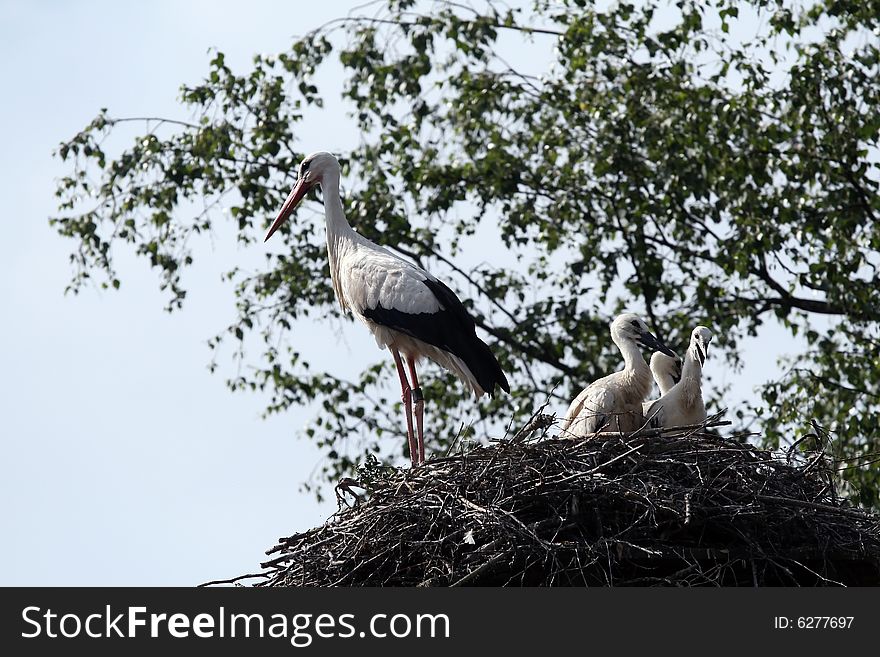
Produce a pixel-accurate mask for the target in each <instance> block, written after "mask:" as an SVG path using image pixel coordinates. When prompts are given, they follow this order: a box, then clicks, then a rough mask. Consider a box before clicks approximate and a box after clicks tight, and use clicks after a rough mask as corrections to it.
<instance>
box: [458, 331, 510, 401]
mask: <svg viewBox="0 0 880 657" xmlns="http://www.w3.org/2000/svg"><path fill="white" fill-rule="evenodd" d="M468 347H469V348H468V350H467V352H466V353H465V354H462V355H461V359H462V360H463V361H464V363H465V365H467V366H468V369H469V370H470V371H471V374H473V376H474V378H475V379H476V380H477V383H478V384H479V385H480V388H482V389H483V391H484V392H485V394H487V395H489V396H490V397H493V396H494V395H495V386H496V385H497V386H498V387H500V388H501V389H502V390H503V391H504V392H506V393H508V394H509V393H510V384H509V383H508V382H507V377H506V376H504V372H503V371H501V365H500V364H499V363H498V359H497V358H495V354H493V353H492V350H491V349H489V345H487V344H486V343H485V342H483V341H482V340H480V338H478V337H477V336H476V335H474V338H473V341H472V342H471V344H469V345H468Z"/></svg>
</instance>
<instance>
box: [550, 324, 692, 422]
mask: <svg viewBox="0 0 880 657" xmlns="http://www.w3.org/2000/svg"><path fill="white" fill-rule="evenodd" d="M611 339H612V340H613V341H614V344H616V345H617V347H618V348H619V349H620V353H621V354H622V355H623V362H624V367H623V370H621V371H620V372H615V373H614V374H609V375H608V376H604V377H602V378H601V379H598V380H597V381H594V382H593V383H591V384H590V385H588V386H587V387H586V388H585V389H584V390H583V392H581V394H579V395H578V396H577V397H576V398H575V399H574V401H572V402H571V406H569V407H568V412H567V413H566V414H565V420H564V421H563V423H562V434H563V435H565V436H567V437H574V438H580V437H583V436H586V435H588V434H592V433H595V432H597V431H601V430H602V429H603V428H604V427H610V428H611V430H612V431H614V430H617V431H635V430H636V429H638V428H639V427H641V426H642V425H643V424H644V418H643V417H642V402H643V401H644V399H645V397H647V396H648V393H649V392H650V391H651V370H650V369H648V364H647V363H645V359H644V358H643V357H642V352H641V351H640V350H639V346H642V347H646V348H649V349H656V350H658V351H662V352H663V353H665V354H666V355H667V356H672V357H674V356H675V352H674V351H672V350H671V349H670V348H669V347H667V346H666V345H665V344H663V343H662V342H660V340H658V339H657V338H656V337H654V335H653V334H652V333H651V332H650V331H649V330H648V326H647V324H645V322H643V321H642V320H641V319H639V318H638V317H637V316H636V315H633V314H632V313H625V314H623V315H620V316H618V317H617V318H616V319H615V320H614V321H613V322H612V323H611Z"/></svg>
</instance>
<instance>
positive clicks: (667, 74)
mask: <svg viewBox="0 0 880 657" xmlns="http://www.w3.org/2000/svg"><path fill="white" fill-rule="evenodd" d="M378 9H379V11H377V5H376V4H375V3H374V5H372V6H371V8H370V15H369V16H368V17H367V16H349V17H347V18H342V19H340V20H338V21H334V22H332V23H330V24H327V25H325V26H323V27H321V28H320V29H318V30H316V31H314V32H312V33H310V34H307V35H306V36H304V37H302V38H299V39H297V40H296V41H294V43H293V44H292V45H291V47H290V50H289V51H287V52H284V53H281V54H279V55H277V56H272V57H266V56H257V57H255V58H254V61H253V66H252V68H251V69H250V70H249V71H246V72H244V73H236V72H234V71H233V70H231V69H230V67H229V66H227V64H226V62H225V61H224V57H223V55H222V53H216V54H215V55H214V57H213V59H212V60H211V62H210V70H209V72H208V75H207V78H206V79H205V80H204V81H203V82H201V83H200V84H197V85H195V86H184V87H183V89H182V94H181V100H182V103H183V105H184V108H185V109H186V110H187V111H188V112H189V116H190V117H191V120H177V119H172V118H168V119H163V120H152V121H145V120H143V119H135V118H120V117H114V116H113V115H112V114H110V113H108V112H106V111H102V112H101V113H100V114H99V115H98V116H97V117H96V118H95V119H94V121H92V122H91V123H90V124H89V125H88V126H87V127H86V128H85V129H84V130H83V131H82V132H80V133H79V134H77V135H76V136H75V137H73V138H72V139H70V140H69V141H67V142H65V143H63V144H62V145H61V146H60V147H59V149H58V152H57V155H58V156H59V157H60V158H62V159H63V160H65V161H67V162H69V163H70V166H71V169H70V174H69V175H68V176H67V177H65V178H63V179H62V180H60V181H59V185H58V191H57V193H58V197H59V199H60V208H59V213H58V215H57V216H56V217H54V218H53V219H52V220H51V221H52V224H53V225H54V226H55V227H56V229H57V230H58V232H59V233H60V234H61V235H63V236H66V237H69V238H71V239H72V240H73V242H74V244H75V248H74V249H73V252H72V256H71V258H72V262H73V264H74V267H75V269H74V275H73V278H72V282H71V289H72V290H74V291H77V290H79V289H80V288H81V287H82V286H83V285H84V284H86V283H87V282H88V281H90V280H95V281H98V283H99V284H100V285H104V286H112V287H119V281H120V275H119V273H118V272H117V270H116V269H115V267H114V260H113V254H114V251H118V250H119V249H122V248H131V249H133V250H135V251H136V252H137V253H138V254H140V255H142V256H144V258H146V260H147V261H148V262H149V263H150V265H151V266H152V267H154V268H156V269H157V270H158V271H159V272H160V273H161V285H162V288H163V289H164V290H167V292H168V299H169V309H177V308H180V307H181V306H182V305H183V303H184V300H185V296H186V290H185V287H184V284H183V279H182V277H181V274H182V272H183V271H184V270H185V268H186V267H188V266H190V265H192V264H193V261H194V257H195V256H196V255H197V252H198V249H197V245H198V244H199V239H198V236H200V235H204V234H206V233H210V232H211V231H212V230H214V229H215V228H216V226H218V222H228V221H230V220H231V221H232V222H233V223H234V225H235V227H236V228H237V231H238V239H239V240H240V241H241V242H243V243H245V244H251V243H254V242H257V241H259V240H260V239H261V238H262V235H263V231H264V229H265V227H266V225H267V224H268V222H269V221H270V219H271V218H272V217H273V216H274V214H275V212H276V211H277V209H278V207H279V204H280V202H281V201H282V199H283V197H284V195H285V193H286V192H287V191H288V189H289V187H290V185H291V183H292V175H293V172H294V171H295V167H296V165H297V163H298V162H299V160H300V159H301V157H302V156H303V155H304V153H302V152H301V150H300V149H299V147H298V143H299V142H298V139H297V134H298V131H300V130H304V129H306V128H307V126H306V125H304V122H303V112H304V110H306V109H307V108H308V107H309V106H314V107H322V106H323V105H324V104H325V103H326V102H333V103H338V102H340V99H339V98H326V97H325V95H323V94H322V92H321V89H320V86H319V85H320V70H321V67H322V65H325V64H326V63H327V62H329V61H330V60H336V61H337V62H338V63H337V65H340V64H341V66H342V67H343V70H344V73H345V80H346V83H345V89H344V94H343V95H344V98H343V99H342V102H345V103H347V106H348V107H349V108H350V109H351V116H352V121H353V122H356V123H357V125H358V126H359V128H360V130H361V131H362V134H363V136H362V140H361V142H360V144H359V145H357V146H355V147H353V148H352V149H351V150H349V151H348V152H345V153H339V155H340V156H341V160H342V162H343V165H344V184H345V185H346V186H347V188H346V190H345V194H346V210H347V213H348V217H349V220H350V221H351V223H352V224H353V225H354V226H355V227H356V228H357V229H358V230H359V231H360V232H361V233H363V234H365V235H367V236H368V237H370V238H371V239H374V240H375V241H377V242H379V243H382V244H384V245H387V246H389V247H390V248H392V249H393V250H395V251H397V252H398V253H401V254H403V255H405V256H407V257H410V258H412V259H414V260H416V261H418V262H419V263H420V264H422V265H423V266H428V267H429V268H430V269H431V270H432V271H434V272H435V273H436V274H438V275H440V276H442V277H443V278H445V279H446V280H447V281H448V282H449V283H450V285H452V286H453V287H454V288H457V289H458V291H459V292H460V293H461V296H462V297H463V298H465V299H468V300H470V301H469V303H471V310H472V312H473V314H474V316H475V317H476V320H477V324H478V326H479V327H481V329H482V331H483V332H484V334H488V340H489V342H490V343H491V344H492V345H493V348H494V351H495V352H496V353H497V354H498V355H499V356H500V359H501V361H502V364H503V366H504V367H505V369H506V370H507V371H508V372H509V373H510V375H511V382H512V384H513V387H514V392H513V400H512V402H511V400H510V398H504V399H496V400H494V401H492V402H490V403H486V402H482V403H480V404H477V403H476V402H474V401H473V400H472V399H469V398H468V397H467V395H466V394H465V393H464V392H463V389H462V388H460V387H459V386H456V385H449V381H448V377H447V376H446V375H440V374H439V373H438V374H437V375H436V376H427V377H425V380H426V383H427V386H426V390H425V394H426V397H427V398H428V399H429V400H430V405H429V414H430V415H429V426H428V432H427V433H428V435H427V440H428V442H429V443H431V444H429V448H431V449H433V450H434V451H438V450H441V449H444V448H445V447H446V446H448V445H449V444H450V442H451V441H453V440H454V439H455V437H456V435H457V433H458V431H459V427H460V426H461V424H462V422H465V423H467V424H469V425H471V426H472V427H474V429H475V430H476V431H478V432H483V433H485V432H488V431H490V430H494V429H493V428H497V427H499V426H503V425H502V424H500V423H501V422H505V423H506V422H508V421H512V422H517V421H519V420H522V419H523V418H525V417H527V416H528V415H529V414H531V413H532V412H533V410H534V409H535V407H536V406H538V405H539V404H540V403H541V401H542V400H544V399H546V398H547V395H548V394H550V395H551V396H552V398H553V400H554V405H555V406H556V407H564V405H565V403H566V402H567V401H568V400H569V399H570V398H571V396H572V395H573V394H575V393H576V392H577V391H579V390H580V389H581V388H582V387H583V385H584V384H585V383H587V382H589V381H591V380H592V379H594V378H595V377H597V376H599V375H601V374H604V373H607V372H608V371H611V370H613V369H615V368H616V367H618V363H619V355H618V354H617V353H616V350H615V349H614V348H613V346H612V345H611V344H610V343H609V340H608V323H609V320H610V318H611V317H612V315H613V314H615V313H616V312H618V311H619V310H620V309H622V308H624V307H626V308H629V309H633V310H635V311H637V312H642V313H644V314H645V315H646V319H648V321H649V323H650V324H652V325H653V326H654V327H655V329H656V331H657V332H658V333H659V334H660V335H661V336H662V337H663V338H665V339H666V340H668V341H669V342H670V344H672V345H675V346H677V347H679V348H680V347H682V346H683V343H684V342H685V341H686V339H687V336H688V335H689V332H690V329H691V328H692V326H693V325H695V324H696V323H698V322H699V323H705V324H709V325H711V326H712V327H713V328H714V329H715V330H716V331H717V332H718V333H719V334H720V335H721V336H723V339H721V340H719V341H718V342H719V345H718V347H716V348H715V352H714V355H715V357H716V358H719V359H720V360H721V361H722V362H724V363H726V366H727V367H732V368H736V367H737V366H738V365H739V364H740V363H741V359H743V358H762V357H764V356H763V355H762V354H755V353H749V354H743V353H740V351H739V349H738V345H739V344H740V342H741V341H742V339H743V338H744V337H745V336H748V335H755V334H757V333H758V332H759V331H760V330H761V327H762V326H763V325H765V324H766V323H767V322H771V321H779V322H781V323H782V324H783V325H784V326H785V327H786V329H787V330H788V331H789V332H790V334H791V335H792V336H798V337H799V338H800V341H799V342H793V345H794V346H797V345H804V346H803V348H802V349H800V350H799V351H798V352H797V353H793V354H792V355H791V356H790V358H789V359H788V360H787V362H786V363H784V364H783V365H784V367H781V368H780V373H779V377H778V379H777V380H775V381H773V382H772V383H770V384H769V385H766V386H765V387H763V389H762V390H761V391H760V394H761V401H760V402H758V403H756V404H754V405H753V406H750V407H746V408H739V409H736V413H737V415H738V417H739V418H740V419H741V421H742V422H743V423H751V424H752V425H753V426H755V427H756V428H757V429H758V430H760V431H761V433H762V435H763V436H764V439H765V440H766V441H767V442H768V443H770V444H779V442H780V441H791V440H794V439H795V438H797V437H799V436H803V435H805V434H807V433H808V432H809V431H810V430H811V429H810V426H809V422H808V420H809V419H810V418H815V419H816V420H817V421H818V422H819V423H821V424H822V425H824V426H825V427H830V428H831V429H832V430H833V432H834V436H835V441H834V444H833V450H834V453H835V455H836V456H837V457H839V458H844V459H848V460H846V461H844V462H843V465H844V466H850V467H848V469H844V470H843V474H844V476H845V477H846V478H847V479H848V480H849V481H850V482H851V483H852V484H854V488H855V489H858V490H860V491H861V496H862V497H861V499H862V501H863V502H865V503H868V504H877V502H878V499H880V498H878V495H880V476H878V474H877V472H878V471H877V470H876V469H873V470H872V469H870V468H867V469H866V468H859V467H851V466H855V465H857V464H859V463H860V462H862V461H865V460H870V458H871V454H873V453H876V452H878V451H880V431H878V428H880V421H878V418H880V331H878V319H877V318H878V313H880V286H878V269H877V268H878V266H880V257H878V256H880V229H878V223H877V219H878V214H880V196H878V179H880V172H878V150H877V145H878V132H880V103H878V100H880V60H878V57H880V45H878V44H880V36H878V35H880V3H878V2H877V1H876V0H869V1H865V0H858V1H855V0H853V1H847V0H841V1H838V0H813V1H809V0H808V1H807V2H800V1H799V2H791V1H788V0H754V1H752V2H734V1H730V0H714V2H710V3H705V2H701V1H696V0H678V1H677V2H674V3H669V2H660V1H659V0H644V1H642V2H634V3H630V2H615V3H611V4H610V6H607V7H601V8H597V7H596V6H595V5H594V4H593V3H590V2H585V1H584V0H567V1H565V2H549V1H546V0H538V2H536V3H535V4H534V5H532V6H530V7H528V8H516V9H510V8H508V6H507V5H506V4H502V3H498V4H495V3H492V2H489V3H485V4H483V5H480V6H479V7H477V8H476V9H474V8H471V7H465V6H463V5H459V4H457V3H454V2H440V3H432V4H430V5H427V6H425V7H423V6H422V5H419V4H417V3H415V2H413V1H410V0H385V1H384V2H381V3H380V6H379V7H378ZM744 26H750V27H749V28H748V29H746V28H745V27H744ZM511 49H514V50H518V51H521V50H522V49H537V50H539V51H540V52H552V56H551V59H552V62H551V63H550V64H549V66H547V67H546V70H544V71H543V72H542V73H541V74H540V75H537V76H536V75H533V73H534V72H529V71H524V70H518V69H516V68H514V67H512V66H511V65H510V64H509V63H508V59H509V58H508V57H507V55H508V54H509V53H510V52H511V51H512V50H511ZM124 126H127V127H128V128H132V127H133V128H135V129H136V130H137V131H138V132H139V133H140V134H138V135H137V136H136V138H135V139H134V141H133V143H132V144H131V146H130V147H129V148H127V149H125V150H122V151H121V152H114V153H106V152H105V151H104V149H103V148H102V143H105V142H104V140H105V138H106V137H107V135H108V134H110V133H118V132H120V131H122V130H123V127H124ZM319 201H320V199H319V197H318V196H313V197H312V201H311V202H312V203H313V204H316V203H318V202H319ZM194 203H198V207H199V208H205V209H204V210H203V211H199V212H194V211H193V210H192V208H193V207H195V205H194ZM221 203H223V204H226V205H228V207H229V212H228V213H222V212H219V207H220V204H221ZM316 207H319V206H316ZM275 239H279V238H278V237H276V238H275ZM280 239H283V240H286V245H285V248H284V249H283V251H282V253H281V254H280V255H270V256H269V257H268V258H267V260H266V263H265V268H264V269H263V270H262V271H259V272H257V273H246V272H243V271H238V270H236V271H232V272H230V273H229V280H230V281H232V282H233V283H234V285H235V286H236V293H237V300H238V301H237V306H238V319H237V321H236V322H235V323H234V324H233V325H232V326H230V327H228V330H224V331H222V332H221V333H220V334H219V335H217V336H216V337H215V338H214V339H213V340H212V341H211V345H212V346H213V347H217V346H218V345H220V344H221V343H222V342H224V341H232V342H233V344H239V345H240V346H242V347H243V346H244V345H245V343H247V344H248V345H253V344H259V345H262V347H261V348H260V349H259V351H261V352H262V353H259V354H257V355H255V354H254V353H253V350H252V349H251V351H250V352H249V355H248V358H249V359H250V360H252V361H253V362H254V363H255V364H256V365H257V366H256V367H255V369H254V370H252V371H251V373H248V374H245V375H242V376H239V377H236V378H234V379H232V380H231V381H230V385H231V387H232V388H234V389H261V390H267V391H269V392H270V393H271V404H270V406H269V409H268V410H269V411H270V412H282V411H284V410H285V409H287V408H289V407H291V406H297V405H302V404H308V403H312V404H317V405H318V406H317V407H318V408H320V409H322V410H321V412H320V413H318V414H317V415H316V416H315V418H314V421H313V422H312V423H311V425H310V426H309V427H308V428H307V429H306V430H305V433H306V434H307V435H308V436H309V437H311V438H312V439H314V440H316V441H317V442H318V443H319V444H320V445H321V446H322V447H323V448H324V450H325V451H326V453H327V455H328V456H329V458H328V459H327V462H326V467H325V470H324V474H325V475H326V476H327V477H331V478H332V477H337V476H339V475H340V474H341V473H342V472H344V471H346V470H348V469H350V468H351V467H352V465H353V464H354V463H356V462H357V461H358V460H359V459H360V458H362V455H363V453H364V451H370V450H375V449H376V446H377V445H378V444H379V443H378V440H379V439H380V438H381V437H382V436H383V434H384V435H386V436H387V435H388V434H390V435H394V436H395V437H397V436H399V435H400V433H401V417H400V415H399V414H398V413H395V412H394V410H393V409H392V410H391V411H390V412H389V410H388V408H389V407H388V405H387V404H386V403H384V402H386V401H387V400H392V399H394V398H395V396H396V393H395V392H394V391H393V389H392V388H391V387H389V386H386V385H385V382H386V381H387V379H388V378H389V377H390V376H391V364H390V359H389V358H387V354H384V353H382V352H379V351H377V352H376V360H375V363H376V364H375V365H374V366H372V367H369V368H367V369H365V370H364V371H363V372H361V374H360V375H359V376H358V377H356V378H354V379H352V380H343V379H340V378H338V377H334V376H331V375H330V374H328V373H327V372H324V371H322V363H321V362H320V359H319V358H316V359H315V360H314V361H313V360H311V359H310V358H308V357H307V356H306V355H305V353H304V352H305V351H306V345H303V344H298V343H297V341H296V338H295V336H294V335H292V334H291V333H292V332H291V330H290V329H291V326H292V325H293V324H294V323H295V322H297V321H304V318H308V319H307V320H305V321H312V322H322V321H332V318H335V317H337V316H338V315H339V310H338V307H337V305H336V303H335V301H334V299H333V293H332V288H331V286H330V284H329V271H328V267H327V263H326V256H325V250H324V245H323V227H322V226H321V225H320V224H317V223H316V222H315V221H313V220H312V219H307V218H303V217H300V219H299V220H298V221H293V222H291V223H290V224H289V225H288V226H286V227H285V229H284V231H283V232H282V233H280ZM492 240H494V242H495V243H493V244H492V245H491V246H489V247H487V246H486V245H487V244H489V243H490V242H491V241H492ZM475 245H477V246H475ZM255 248H256V247H255ZM475 248H479V249H480V250H482V252H484V253H485V252H486V250H487V249H493V250H492V251H491V252H492V254H493V255H492V257H491V258H485V257H482V258H476V260H482V262H481V263H480V264H479V265H477V266H473V267H472V266H469V265H468V266H464V265H462V264H460V263H462V262H463V261H464V260H465V259H466V256H471V257H469V261H473V260H474V258H473V257H472V252H470V251H469V250H470V249H475ZM255 337H256V338H261V340H262V341H260V340H254V338H255ZM713 347H714V345H713ZM714 363H715V365H714V367H715V368H718V369H721V362H719V360H716V361H714ZM391 378H392V379H393V377H391ZM493 418H494V420H493ZM339 435H346V436H348V437H349V438H354V440H351V439H350V440H348V441H346V445H347V446H348V448H347V451H342V450H340V449H339V447H338V445H339V443H338V441H337V440H336V438H337V436H339ZM403 442H404V441H400V443H399V444H400V445H403Z"/></svg>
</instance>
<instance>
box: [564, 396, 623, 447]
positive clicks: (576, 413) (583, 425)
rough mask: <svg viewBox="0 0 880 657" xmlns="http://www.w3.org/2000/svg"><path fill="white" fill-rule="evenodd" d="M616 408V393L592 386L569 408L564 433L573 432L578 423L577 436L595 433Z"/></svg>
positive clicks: (575, 399) (576, 398)
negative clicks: (609, 413)
mask: <svg viewBox="0 0 880 657" xmlns="http://www.w3.org/2000/svg"><path fill="white" fill-rule="evenodd" d="M613 408H614V393H613V392H612V391H611V389H610V388H607V387H605V386H602V385H596V384H592V385H589V386H587V387H586V388H584V390H583V391H582V392H581V394H579V395H578V396H577V397H575V398H574V401H572V402H571V405H570V406H569V407H568V412H567V413H566V414H565V420H564V421H563V423H562V431H563V432H566V431H572V429H574V427H573V426H572V425H573V424H574V423H575V421H577V424H578V426H577V431H574V432H573V433H575V434H576V435H583V434H586V433H593V432H594V431H597V430H598V428H599V427H600V426H601V424H602V423H603V422H604V418H605V416H606V415H607V414H608V412H609V411H610V410H611V409H613Z"/></svg>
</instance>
